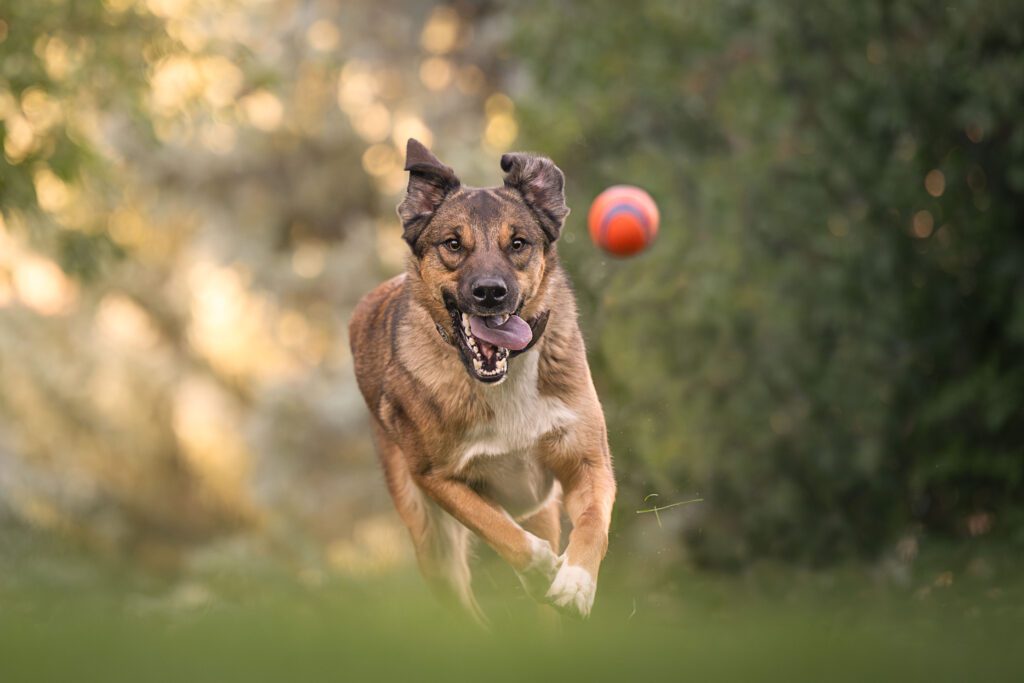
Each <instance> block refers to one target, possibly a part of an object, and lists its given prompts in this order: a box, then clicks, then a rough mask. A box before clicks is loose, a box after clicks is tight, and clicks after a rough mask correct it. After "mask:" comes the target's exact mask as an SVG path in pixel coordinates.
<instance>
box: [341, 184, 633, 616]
mask: <svg viewBox="0 0 1024 683" xmlns="http://www.w3.org/2000/svg"><path fill="white" fill-rule="evenodd" d="M448 170H449V172H450V169H448ZM473 192H476V193H479V192H489V193H493V198H494V199H495V200H500V204H499V206H500V207H501V209H500V210H496V211H491V212H490V213H488V214H487V216H489V217H490V221H491V223H492V225H490V226H483V225H471V224H470V220H469V219H470V218H473V217H475V220H476V221H477V222H480V216H479V214H474V215H473V216H470V215H468V214H467V213H466V211H468V210H466V211H463V212H462V213H460V211H459V201H458V198H459V197H460V196H462V197H465V196H466V194H467V193H473ZM470 199H472V197H470V198H468V199H467V201H469V200H470ZM467 206H471V205H469V204H467ZM529 221H530V218H529V213H528V211H527V208H526V207H524V204H523V199H522V198H521V197H520V196H518V195H517V194H516V193H514V192H512V191H511V190H509V189H507V188H502V189H497V190H467V189H463V188H459V189H457V190H455V191H454V192H451V193H450V194H449V195H448V196H447V197H446V200H445V202H444V204H443V205H442V206H441V211H439V212H438V213H437V215H436V216H434V217H433V218H432V220H431V221H430V224H429V226H428V227H427V228H425V229H424V230H423V232H422V233H421V234H420V235H419V237H418V239H419V240H420V241H419V242H417V243H416V244H415V245H414V252H415V251H417V249H418V250H419V254H418V255H414V256H411V257H410V259H409V261H408V267H407V271H406V273H404V274H402V275H399V276H398V277H395V278H392V279H391V280H389V281H387V282H385V283H383V284H382V285H380V286H379V287H377V288H376V289H375V290H373V291H372V292H370V293H369V294H367V295H366V297H364V298H363V300H362V301H361V302H360V303H359V305H358V306H357V307H356V310H355V312H354V313H353V316H352V320H351V323H350V328H349V334H350V341H351V346H352V353H353V358H354V362H355V372H356V377H357V379H358V383H359V387H360V390H361V392H362V394H363V396H364V398H365V400H366V402H367V405H368V406H369V408H370V410H371V412H372V413H373V415H374V418H375V423H376V424H375V438H376V441H377V446H378V450H379V454H380V459H381V463H382V465H383V469H384V473H385V477H386V480H387V484H388V489H389V491H390V493H391V496H392V498H393V499H394V502H395V506H396V508H397V510H398V513H399V515H400V516H401V518H402V521H403V522H404V523H405V525H406V526H407V527H408V529H409V532H410V535H411V536H412V540H413V543H414V545H415V547H416V555H417V558H418V561H419V564H420V568H421V570H422V572H423V573H424V575H425V576H426V577H427V578H428V580H429V581H430V582H431V584H432V585H434V586H435V587H436V588H438V589H439V590H440V591H441V592H443V593H447V594H449V595H452V596H453V597H455V598H456V599H457V600H458V601H459V602H461V603H462V604H463V605H464V606H466V607H467V608H468V609H469V610H470V611H472V612H473V613H475V614H479V610H478V608H477V606H476V602H475V600H474V599H473V594H472V591H471V589H470V587H469V581H470V575H469V567H468V564H467V558H466V555H467V552H468V540H469V539H468V538H467V537H466V536H465V535H464V534H462V535H460V533H459V528H460V527H458V525H456V527H452V526H451V524H450V523H451V522H452V520H457V522H458V523H459V524H460V525H461V526H462V527H464V528H465V529H468V530H470V531H472V532H473V533H474V534H476V535H477V536H479V537H480V538H482V539H483V540H484V541H485V542H486V543H488V545H490V546H491V547H492V548H493V549H494V550H495V551H496V552H497V553H498V554H499V555H500V556H501V557H502V558H503V559H504V560H505V561H507V562H508V563H509V564H510V565H511V566H512V567H513V568H514V569H516V571H517V572H519V573H520V576H521V578H522V579H523V582H524V585H526V586H527V588H528V590H530V592H531V594H533V595H534V596H535V597H537V598H539V599H543V598H544V591H546V590H547V589H548V587H550V586H551V583H552V580H553V579H554V574H555V572H556V571H557V570H558V567H559V565H560V564H571V565H573V566H574V567H580V568H583V569H585V570H586V571H587V572H589V574H590V576H591V577H593V579H594V580H595V581H596V579H597V576H598V570H599V568H600V564H601V561H602V559H603V557H604V555H605V552H606V550H607V546H608V525H609V521H610V517H611V509H612V504H613V501H614V497H615V481H614V477H613V474H612V467H611V456H610V453H609V449H608V443H607V436H606V429H605V423H604V416H603V413H602V410H601V406H600V403H599V402H598V399H597V395H596V392H595V390H594V386H593V382H592V381H591V377H590V371H589V368H588V366H587V362H586V352H585V349H584V345H583V339H582V336H581V335H580V331H579V328H578V325H577V320H576V306H575V302H574V300H573V297H572V293H571V290H570V288H569V285H568V282H567V279H566V276H565V274H564V272H563V270H562V269H561V267H560V265H559V264H558V258H557V252H556V249H555V245H554V243H549V242H547V241H546V240H545V238H544V233H543V232H541V230H540V227H541V226H538V225H536V224H535V223H534V224H532V225H524V222H529ZM483 222H487V221H483ZM452 229H459V230H461V232H460V236H461V238H462V239H463V241H464V242H466V243H467V244H469V243H472V241H473V240H477V241H478V242H479V243H478V244H473V245H472V250H470V247H468V246H467V253H468V254H469V256H463V257H462V258H463V259H464V261H465V263H463V264H458V265H457V267H455V268H452V263H451V262H450V261H451V258H450V257H451V256H452V254H446V253H445V252H444V251H442V250H443V249H444V247H443V246H442V247H435V246H433V245H431V244H429V242H428V246H427V247H426V248H425V249H424V248H423V247H422V240H423V239H425V238H426V236H429V235H431V234H433V235H435V238H436V239H443V237H444V233H445V231H446V230H448V231H450V230H452ZM488 230H489V232H488ZM524 230H525V231H527V232H529V231H530V230H533V232H532V233H529V234H530V235H531V238H532V239H533V240H535V241H534V246H532V247H531V254H530V256H529V262H528V263H527V262H525V261H522V259H520V261H521V262H514V261H513V262H512V267H513V268H514V272H515V277H516V279H517V285H518V287H519V289H520V290H521V292H522V296H523V302H524V305H523V307H522V310H521V316H522V317H523V318H524V319H528V320H529V319H533V318H535V317H536V316H538V315H541V314H542V313H545V312H546V313H547V314H548V319H547V326H546V328H545V329H544V331H543V334H541V335H540V337H539V339H538V340H537V341H536V344H535V346H533V348H532V349H530V350H528V351H526V352H525V353H523V354H522V355H519V356H517V357H514V358H511V359H510V360H509V363H508V368H509V369H508V376H507V377H506V379H505V381H504V382H503V383H502V384H499V385H497V386H495V385H489V384H485V383H483V382H480V381H478V380H476V379H474V378H473V377H471V376H470V374H469V373H468V372H467V370H466V368H465V367H464V366H463V364H462V361H461V359H460V356H459V351H458V350H457V349H456V348H455V347H454V346H453V345H452V344H451V343H448V342H447V341H446V339H445V338H443V337H442V335H441V334H440V333H439V332H438V330H437V327H438V326H440V327H441V328H442V329H443V330H445V331H446V333H447V334H454V333H455V330H454V329H453V325H452V321H451V317H450V315H449V313H448V311H447V310H446V309H445V305H444V301H443V299H442V296H441V291H442V290H443V289H444V288H446V287H457V286H459V278H460V277H465V276H466V272H467V270H466V269H467V268H469V267H470V264H472V263H474V260H475V265H474V266H473V267H476V268H481V267H483V268H487V267H491V266H488V265H487V264H486V263H484V265H481V259H483V258H484V257H486V258H489V259H501V258H507V259H508V260H509V261H512V256H519V255H509V256H503V254H510V252H508V251H507V250H506V251H505V252H501V251H500V249H499V248H498V246H500V245H502V244H505V243H507V241H508V240H509V239H511V237H512V232H514V231H520V232H522V231H524ZM487 240H490V242H488V241H487ZM410 243H411V244H412V242H410ZM487 245H491V246H487ZM494 245H498V246H494ZM490 252H493V253H490ZM445 259H448V260H449V262H447V263H446V262H445ZM506 265H507V264H506ZM493 267H497V266H493ZM524 400H526V401H528V403H527V404H524V403H523V401H524ZM560 492H561V495H559V493H560ZM562 501H564V508H565V510H566V512H567V513H568V516H569V519H570V521H571V523H572V531H571V533H570V535H569V540H568V546H567V548H566V549H565V553H564V555H563V556H562V557H561V558H554V555H555V554H556V553H557V552H558V550H559V544H560V533H561V532H560V519H559V516H560V514H559V509H560V504H562ZM517 519H520V520H521V523H520V522H517V521H516V520H517ZM541 539H542V540H541ZM548 548H550V549H551V551H548V550H547V549H548ZM549 555H550V557H549ZM549 599H550V598H549ZM569 611H572V609H571V608H570V610H569ZM577 611H580V610H577ZM588 611H589V604H588V605H587V606H586V609H585V610H582V612H583V614H584V615H585V614H586V612H588Z"/></svg>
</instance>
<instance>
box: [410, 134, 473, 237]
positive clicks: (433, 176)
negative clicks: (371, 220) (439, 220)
mask: <svg viewBox="0 0 1024 683" xmlns="http://www.w3.org/2000/svg"><path fill="white" fill-rule="evenodd" d="M405 170H406V171H409V188H408V189H407V190H406V193H405V199H403V200H402V203H401V204H399V205H398V217H399V218H401V219H402V237H403V238H404V239H405V241H406V242H408V243H409V246H410V247H412V248H413V251H416V241H417V240H418V239H419V237H420V235H421V234H422V233H423V229H424V228H426V227H427V225H428V224H429V223H430V219H431V218H432V217H433V216H434V212H436V211H437V209H438V207H439V206H441V203H442V202H443V201H444V200H445V198H446V197H447V196H448V195H449V194H451V193H452V192H454V191H455V190H457V189H458V188H459V185H460V183H459V179H458V178H457V177H456V176H455V172H454V171H453V170H452V169H451V168H449V167H448V166H445V165H444V164H443V163H441V161H440V160H439V159H438V158H437V157H436V156H434V155H433V154H432V153H431V152H430V150H429V149H427V148H426V147H424V146H423V143H421V142H420V141H419V140H415V139H413V138H409V142H408V144H407V145H406V148H405Z"/></svg>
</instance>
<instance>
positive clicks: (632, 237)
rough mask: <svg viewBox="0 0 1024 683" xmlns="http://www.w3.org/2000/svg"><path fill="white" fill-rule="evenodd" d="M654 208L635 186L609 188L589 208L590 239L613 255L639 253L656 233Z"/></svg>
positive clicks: (655, 210)
mask: <svg viewBox="0 0 1024 683" xmlns="http://www.w3.org/2000/svg"><path fill="white" fill-rule="evenodd" d="M658 220H659V215H658V205H657V204H655V203H654V200H653V199H651V195H649V194H647V193H646V192H644V191H643V190H641V189H640V188H639V187H634V186H633V185H613V186H612V187H609V188H608V189H607V190H605V191H604V192H602V193H601V194H599V195H597V198H596V199H595V200H594V203H593V204H591V205H590V213H589V214H588V215H587V225H588V226H589V228H590V239H592V240H593V241H594V244H596V245H597V246H599V247H601V248H602V249H604V250H605V251H607V252H608V253H609V254H612V255H613V256H631V255H633V254H636V253H637V252H640V251H643V250H644V249H645V248H647V246H648V245H649V244H650V243H651V241H652V240H653V239H654V236H655V235H657V234H658Z"/></svg>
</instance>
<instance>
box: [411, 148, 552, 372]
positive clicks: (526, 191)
mask: <svg viewBox="0 0 1024 683" xmlns="http://www.w3.org/2000/svg"><path fill="white" fill-rule="evenodd" d="M501 168H502V170H503V171H504V172H505V184H504V187H498V188H483V189H480V188H469V187H463V186H462V184H461V183H460V182H459V179H458V178H457V177H456V175H455V173H454V172H453V171H452V169H451V168H449V167H448V166H446V165H444V164H443V163H441V161H439V160H438V158H437V157H435V156H434V155H433V154H431V152H430V151H429V150H428V149H427V148H426V147H424V146H423V145H422V144H420V143H419V142H418V141H416V140H409V144H408V147H407V149H406V164H405V170H407V171H409V188H408V191H407V193H406V196H405V199H404V200H403V201H402V203H401V204H399V206H398V215H399V217H400V218H401V219H402V228H403V237H404V238H405V241H406V242H408V243H409V246H410V247H411V248H412V252H413V255H414V257H415V259H416V266H417V267H416V273H417V275H418V282H417V287H418V290H419V291H418V293H419V296H420V300H421V301H422V303H424V305H426V306H427V309H428V310H429V311H430V313H431V316H432V317H433V318H434V322H435V323H436V325H437V328H438V330H439V331H440V332H441V334H442V337H445V338H446V339H447V340H448V341H449V342H450V343H452V344H453V345H454V346H455V347H456V348H457V349H458V351H459V353H460V354H461V356H462V361H463V364H464V365H465V366H466V370H467V371H468V372H469V374H470V376H472V377H473V378H474V379H477V380H479V381H481V382H499V381H501V380H502V379H503V378H504V377H505V374H506V372H507V371H508V359H509V357H510V355H514V354H515V353H517V352H519V351H522V350H524V349H526V348H528V347H529V346H530V345H531V344H532V343H533V341H535V340H534V337H536V336H538V335H539V334H540V333H541V332H542V331H543V327H544V325H545V324H546V322H547V311H538V310H536V306H531V304H534V303H535V299H536V297H538V295H540V294H541V293H542V292H543V289H544V285H545V278H546V276H547V274H548V272H549V269H550V266H551V265H552V260H553V258H554V250H553V245H554V243H555V241H556V240H557V239H558V236H559V234H560V233H561V230H562V224H563V222H564V221H565V217H566V216H567V215H568V214H569V207H567V206H566V205H565V191H564V187H565V179H564V176H563V175H562V172H561V171H560V170H559V169H558V167H557V166H555V165H554V164H553V163H552V162H551V160H550V159H546V158H544V157H539V156H534V155H530V154H506V155H504V156H503V157H502V158H501ZM524 316H525V318H524Z"/></svg>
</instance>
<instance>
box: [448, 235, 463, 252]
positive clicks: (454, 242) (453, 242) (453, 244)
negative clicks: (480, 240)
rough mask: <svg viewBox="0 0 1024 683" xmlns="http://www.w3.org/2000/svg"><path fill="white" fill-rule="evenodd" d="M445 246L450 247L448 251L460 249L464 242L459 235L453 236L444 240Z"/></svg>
mask: <svg viewBox="0 0 1024 683" xmlns="http://www.w3.org/2000/svg"><path fill="white" fill-rule="evenodd" d="M444 246H445V247H447V248H448V251H459V250H460V249H462V242H460V241H459V238H458V237H452V238H450V239H447V240H445V241H444Z"/></svg>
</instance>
